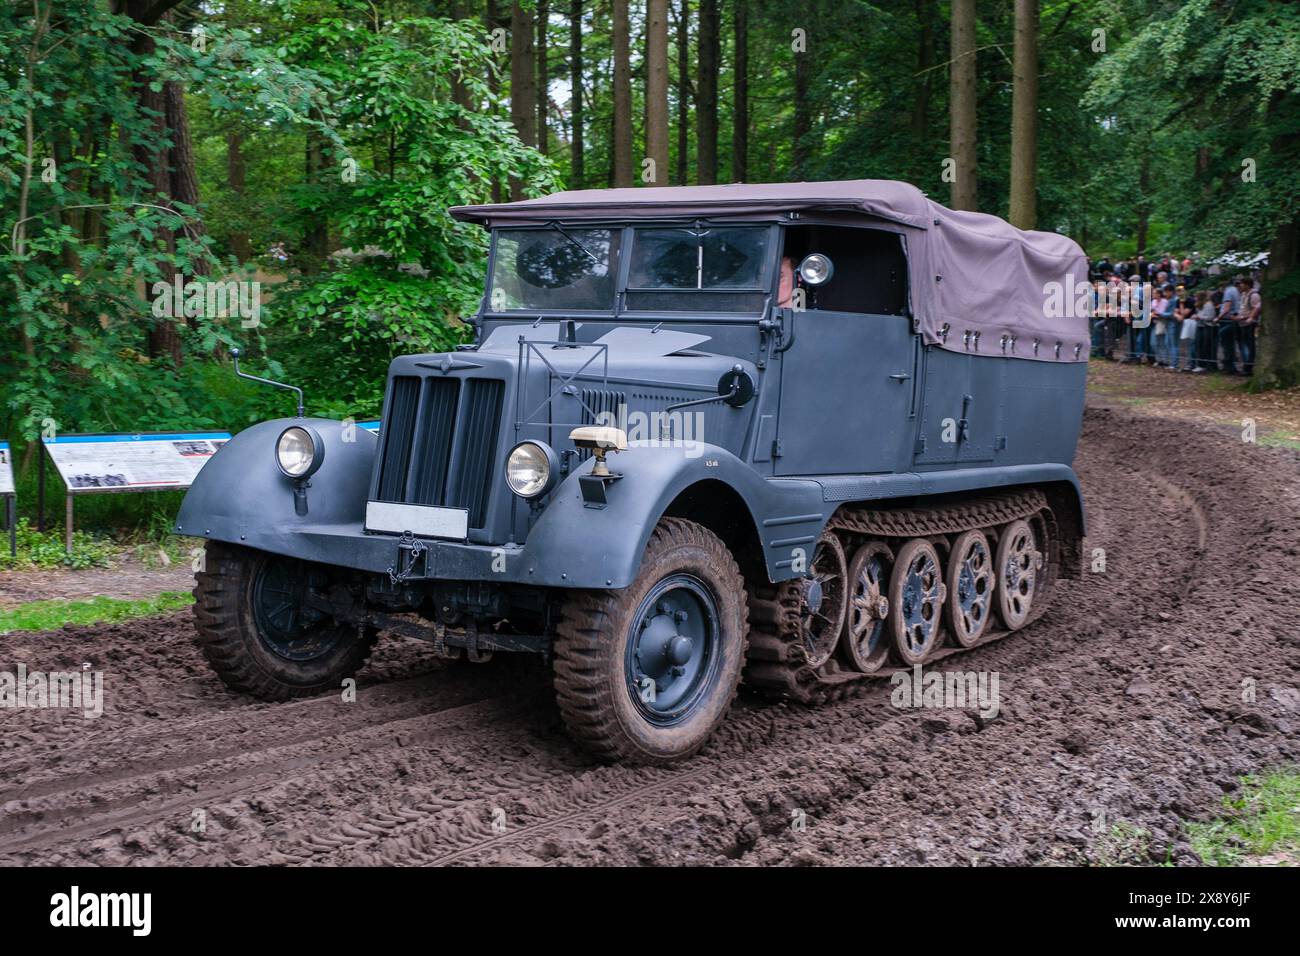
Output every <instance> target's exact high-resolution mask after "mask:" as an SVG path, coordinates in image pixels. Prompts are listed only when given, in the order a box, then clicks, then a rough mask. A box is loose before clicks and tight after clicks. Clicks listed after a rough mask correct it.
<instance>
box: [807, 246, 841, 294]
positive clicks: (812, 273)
mask: <svg viewBox="0 0 1300 956" xmlns="http://www.w3.org/2000/svg"><path fill="white" fill-rule="evenodd" d="M833 275H835V263H833V262H831V257H830V256H826V255H822V254H821V253H820V252H814V253H812V255H808V256H804V260H803V262H801V263H799V278H801V279H803V281H804V284H805V285H809V286H812V287H813V288H816V287H817V286H819V285H825V284H826V283H827V282H830V281H831V276H833Z"/></svg>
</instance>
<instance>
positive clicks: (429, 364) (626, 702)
mask: <svg viewBox="0 0 1300 956" xmlns="http://www.w3.org/2000/svg"><path fill="white" fill-rule="evenodd" d="M451 214H452V215H453V216H456V217H457V218H459V219H461V220H467V221H470V222H474V223H479V224H482V225H483V226H485V227H487V228H489V229H490V230H491V238H492V242H491V251H490V257H489V262H488V270H487V271H488V283H487V289H486V291H485V294H484V297H483V300H482V305H481V308H480V310H479V312H478V314H477V315H475V316H474V317H473V318H472V320H471V322H472V326H473V332H474V340H473V343H472V344H469V345H465V346H461V347H460V348H458V349H457V350H456V351H454V352H449V353H444V354H424V355H406V356H402V357H399V358H397V359H395V360H394V361H393V362H392V364H391V366H390V367H389V371H388V382H387V393H386V397H385V400H384V407H383V413H382V426H381V429H380V431H379V433H378V435H376V434H374V433H372V432H370V431H368V430H366V429H363V428H357V427H355V426H353V425H352V424H351V423H345V422H338V421H327V420H323V419H317V418H305V417H302V416H301V395H300V396H299V417H297V418H287V419H282V420H278V421H268V422H264V423H261V424H259V425H255V426H253V427H251V428H248V429H247V430H245V431H243V432H241V433H240V434H238V435H237V436H235V438H233V439H232V440H231V441H229V442H228V443H226V445H225V446H224V447H223V448H222V449H221V451H220V452H218V453H217V454H216V455H215V456H214V457H213V458H212V460H211V461H210V462H208V464H207V465H205V466H204V468H203V470H202V472H201V473H200V474H199V476H198V479H197V481H195V483H194V485H193V487H192V488H191V489H190V491H189V493H188V495H187V496H186V499H185V502H184V504H183V506H182V508H181V512H180V515H179V518H178V524H177V530H178V531H180V532H182V533H184V534H190V535H201V536H203V537H205V538H207V539H208V544H207V550H206V566H205V569H204V570H203V571H201V572H200V573H199V574H198V576H197V587H196V588H195V596H196V598H197V603H196V605H195V611H194V613H195V620H196V624H197V630H198V639H199V642H200V644H201V646H202V648H203V650H204V652H205V654H206V656H207V659H208V660H209V662H210V663H211V665H212V667H213V668H214V669H215V670H216V672H217V673H218V674H219V675H220V677H221V678H222V679H223V680H224V681H225V682H226V683H227V684H228V685H229V686H230V687H231V688H233V689H235V690H237V691H241V692H246V693H250V694H254V695H257V696H260V697H263V698H268V699H283V698H289V697H297V696H302V695H308V694H317V693H321V692H324V691H326V690H330V689H334V688H337V687H339V685H340V684H341V682H342V681H343V680H344V679H345V678H347V677H349V676H350V675H352V674H354V673H355V672H356V671H357V670H358V669H359V668H360V667H361V666H362V664H363V663H364V662H365V660H366V658H367V655H368V654H369V652H370V649H371V647H372V645H373V644H374V642H375V640H376V638H377V636H378V635H379V634H380V633H394V634H399V635H405V636H408V637H416V638H422V639H425V640H428V641H430V642H431V643H432V645H433V647H435V648H436V649H437V651H438V653H439V654H442V655H445V656H448V657H459V656H464V657H465V658H468V660H470V661H475V662H478V661H484V660H486V659H487V658H488V657H490V656H491V655H492V654H493V653H498V652H520V651H526V652H534V653H537V654H541V655H543V656H544V657H545V658H546V659H547V660H549V661H550V662H551V663H552V664H553V668H554V681H555V688H556V691H557V695H558V700H559V708H560V712H561V714H562V715H563V718H564V721H565V723H566V725H567V727H568V729H569V730H570V732H571V733H572V735H573V736H574V737H575V738H576V739H578V740H579V741H581V742H582V743H583V744H584V745H586V746H587V747H589V748H590V749H591V750H592V751H593V752H594V753H595V754H597V755H599V756H600V757H603V758H606V759H616V760H628V761H638V762H648V763H667V762H670V761H674V760H678V759H681V758H684V757H687V756H689V755H691V754H693V753H694V752H695V751H697V750H698V749H699V748H700V747H701V746H703V744H704V743H705V741H706V740H707V738H708V737H709V735H710V733H711V732H712V731H713V730H714V729H715V728H716V727H717V726H718V724H719V722H720V721H721V720H722V719H723V717H724V715H725V714H726V712H727V710H728V708H729V706H730V705H731V702H732V700H733V698H734V696H735V694H736V691H737V687H738V685H740V684H741V682H742V681H743V682H744V683H745V684H747V685H748V686H750V687H752V688H754V689H755V690H756V691H758V692H761V693H764V694H768V695H772V696H775V697H780V698H784V699H787V700H793V701H799V702H805V703H814V702H817V701H821V700H825V699H827V698H833V697H836V696H838V695H840V694H842V693H844V692H846V691H848V690H850V689H851V688H853V687H855V686H857V685H859V684H861V683H862V682H864V681H867V680H870V679H872V678H873V677H875V678H878V677H880V676H882V675H885V674H889V673H891V672H892V671H894V670H896V669H898V668H900V667H904V668H912V667H915V666H916V665H917V664H918V663H922V662H930V661H933V660H936V659H938V658H939V657H942V656H944V655H947V654H952V653H956V652H960V651H962V650H964V649H967V648H972V647H975V646H977V645H980V644H982V643H985V642H988V641H991V640H994V639H996V638H998V637H1001V636H1003V635H1005V634H1007V633H1009V632H1012V631H1015V630H1017V629H1019V628H1022V627H1024V626H1026V625H1027V624H1029V623H1030V622H1032V621H1033V620H1034V619H1035V618H1036V617H1037V616H1038V615H1040V614H1041V613H1043V611H1044V609H1045V608H1046V606H1047V603H1048V600H1049V598H1050V595H1051V590H1052V586H1053V582H1054V581H1055V580H1056V579H1057V578H1058V576H1073V575H1075V574H1077V573H1078V571H1079V566H1080V551H1081V547H1082V536H1083V534H1084V509H1083V503H1082V500H1081V497H1080V492H1079V486H1078V481H1077V479H1076V477H1075V474H1074V472H1073V471H1072V469H1071V462H1072V459H1073V456H1074V451H1075V445H1076V442H1077V439H1078V435H1079V428H1080V421H1081V417H1082V410H1083V395H1084V376H1085V368H1086V360H1087V353H1088V347H1087V341H1088V335H1087V319H1086V308H1085V307H1083V306H1085V305H1086V301H1085V302H1083V303H1079V302H1076V301H1075V296H1076V293H1079V294H1080V295H1081V296H1086V291H1087V290H1086V285H1083V283H1085V282H1086V279H1087V265H1086V261H1085V260H1084V257H1083V254H1082V252H1081V251H1080V249H1079V247H1078V246H1077V245H1075V244H1074V243H1073V242H1071V241H1070V240H1069V239H1066V238H1064V237H1062V236H1058V235H1054V234H1050V233H1042V232H1023V231H1021V230H1018V229H1015V228H1013V227H1011V226H1010V225H1008V224H1007V223H1005V222H1003V221H1002V220H1000V219H997V218H995V217H992V216H987V215H981V214H978V213H965V212H953V211H951V210H948V209H945V208H944V207H942V206H939V205H937V204H935V203H933V202H931V201H929V200H928V199H926V197H925V196H924V195H923V194H922V193H921V192H920V191H918V190H917V189H915V188H913V187H911V186H908V185H906V184H903V183H896V182H886V181H870V180H868V181H856V182H829V183H797V184H779V185H733V186H716V187H681V188H645V189H616V190H599V191H582V192H567V193H559V194H556V195H552V196H549V197H546V198H542V199H532V200H527V201H524V202H516V203H507V204H498V205H488V206H477V207H462V208H457V209H453V210H452V211H451Z"/></svg>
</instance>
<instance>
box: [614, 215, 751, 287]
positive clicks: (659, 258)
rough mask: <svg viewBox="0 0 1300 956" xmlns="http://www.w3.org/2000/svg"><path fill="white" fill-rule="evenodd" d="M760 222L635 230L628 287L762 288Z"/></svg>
mask: <svg viewBox="0 0 1300 956" xmlns="http://www.w3.org/2000/svg"><path fill="white" fill-rule="evenodd" d="M767 238H768V229H767V227H766V226H727V227H722V228H719V227H716V226H701V227H699V228H696V227H686V228H677V229H664V228H656V229H637V230H636V231H635V239H634V240H633V242H634V248H633V258H632V269H631V274H630V275H629V276H628V282H627V284H628V288H629V289H673V290H683V289H730V290H741V289H744V290H759V289H762V288H763V265H764V263H765V260H766V256H767Z"/></svg>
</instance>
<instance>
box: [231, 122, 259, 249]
mask: <svg viewBox="0 0 1300 956" xmlns="http://www.w3.org/2000/svg"><path fill="white" fill-rule="evenodd" d="M247 174H248V164H247V163H246V162H245V161H244V134H243V133H241V132H240V131H239V130H231V131H230V132H229V133H227V134H226V185H227V186H229V187H230V191H231V192H232V193H234V194H235V195H236V196H238V197H239V201H240V202H242V201H243V199H244V189H245V186H246V183H247V179H248V176H247ZM230 253H231V255H233V256H234V257H235V258H236V259H238V260H239V261H240V262H247V261H248V260H249V259H251V258H253V243H252V241H251V240H250V239H249V237H248V233H247V232H246V231H245V230H243V229H232V230H231V232H230Z"/></svg>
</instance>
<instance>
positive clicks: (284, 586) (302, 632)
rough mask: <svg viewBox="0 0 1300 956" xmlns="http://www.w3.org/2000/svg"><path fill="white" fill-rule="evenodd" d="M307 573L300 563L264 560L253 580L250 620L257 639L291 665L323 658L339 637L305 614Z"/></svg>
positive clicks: (313, 617) (277, 559)
mask: <svg viewBox="0 0 1300 956" xmlns="http://www.w3.org/2000/svg"><path fill="white" fill-rule="evenodd" d="M306 586H307V581H306V574H305V571H304V569H303V567H302V565H301V563H300V562H297V561H289V560H286V559H284V558H269V559H267V560H265V561H263V562H262V563H261V564H260V565H259V566H258V569H257V572H256V574H255V575H254V578H253V588H252V609H253V621H254V623H255V624H256V625H257V636H258V639H259V640H260V641H261V642H262V644H263V646H265V647H266V649H267V650H269V651H270V652H271V653H272V654H275V655H276V656H277V657H282V658H284V659H285V660H287V661H293V662H294V663H298V664H301V663H305V662H307V661H313V660H317V659H318V658H321V657H324V656H325V655H326V654H328V653H329V652H330V651H331V650H333V649H334V646H335V644H337V643H338V635H337V634H335V633H330V631H329V630H328V629H326V628H321V627H317V626H316V625H317V624H318V622H319V616H317V615H304V613H303V597H304V594H305V591H306Z"/></svg>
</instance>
